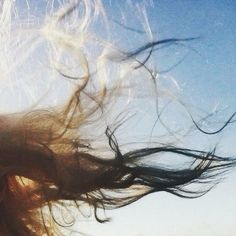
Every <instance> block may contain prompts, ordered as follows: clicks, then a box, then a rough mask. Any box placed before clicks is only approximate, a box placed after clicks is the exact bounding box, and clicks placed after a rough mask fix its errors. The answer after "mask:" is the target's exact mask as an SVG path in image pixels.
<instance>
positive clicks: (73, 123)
mask: <svg viewBox="0 0 236 236" xmlns="http://www.w3.org/2000/svg"><path fill="white" fill-rule="evenodd" d="M65 2H66V1H65ZM15 4H16V3H13V1H8V0H5V1H2V3H1V18H0V27H1V32H2V33H3V34H1V37H2V38H1V44H2V45H4V47H5V49H6V50H5V51H4V50H3V49H2V48H3V46H1V47H2V48H1V50H2V52H1V53H4V52H5V53H7V55H5V54H4V55H5V56H7V58H9V57H10V56H11V55H9V54H10V53H12V50H13V49H15V50H14V53H16V55H14V56H15V60H16V61H14V60H12V61H11V60H8V61H10V62H11V63H12V64H11V65H8V66H6V67H4V66H3V63H4V62H1V63H2V64H1V70H2V71H3V70H5V72H6V73H4V74H3V75H4V76H7V75H8V74H10V73H12V71H14V70H15V71H17V68H18V64H17V63H19V64H20V63H22V62H21V60H22V61H24V60H26V59H27V58H31V57H34V58H35V57H36V58H37V56H38V57H40V53H42V51H43V50H45V48H44V49H41V50H42V51H40V50H39V51H37V49H38V48H40V47H41V46H42V45H44V46H45V45H46V50H45V53H46V55H47V60H46V62H45V63H44V64H43V66H45V77H48V78H46V79H47V80H48V83H49V79H50V76H51V77H55V78H56V80H57V81H58V80H60V81H63V80H62V78H64V79H66V80H68V81H69V83H70V84H71V86H73V89H74V90H73V93H72V95H70V97H69V99H68V100H67V101H65V102H64V101H63V102H61V101H59V103H63V105H60V104H59V105H58V104H57V105H55V106H53V104H49V105H48V106H42V107H41V108H40V107H37V106H38V103H37V104H36V105H35V104H33V105H32V104H31V105H32V106H31V108H30V109H26V110H23V111H20V112H15V113H13V112H11V113H10V114H2V115H1V116H0V153H1V154H0V170H1V171H0V173H1V176H0V177H1V178H0V232H1V235H21V236H23V235H27V236H28V235H59V234H60V230H62V231H63V230H64V228H66V226H70V225H71V224H73V219H71V220H70V222H68V219H64V222H63V223H62V222H61V221H62V220H61V219H59V218H60V217H59V211H58V210H56V209H57V207H61V208H63V209H64V210H65V211H66V212H67V215H69V216H70V212H72V211H73V209H74V208H75V207H77V208H78V209H80V208H81V207H82V206H83V205H84V203H86V204H87V205H88V206H90V207H92V208H93V209H94V215H95V217H96V219H97V220H98V221H99V222H103V221H106V220H107V219H100V218H99V217H98V213H97V210H98V209H104V210H106V209H114V208H119V207H123V206H125V205H128V204H130V203H132V202H135V201H137V200H138V199H140V198H142V197H144V196H145V195H147V194H150V193H154V192H158V191H165V192H169V193H171V194H174V195H177V196H180V197H185V198H195V197H199V196H202V195H203V194H205V193H206V192H207V191H209V190H210V189H211V187H212V186H213V185H214V184H215V183H217V181H219V180H220V178H219V177H218V175H220V174H222V173H224V172H225V171H226V170H228V169H229V168H230V167H231V166H233V165H234V160H233V159H231V158H223V157H220V156H218V155H216V153H215V150H213V151H209V152H207V151H200V150H195V149H188V148H183V147H179V146H178V145H177V144H174V143H171V142H166V143H164V144H161V143H159V144H158V143H157V142H151V141H150V142H149V143H146V147H145V146H144V145H143V144H141V143H140V144H138V145H140V147H139V148H135V147H137V143H136V144H134V147H133V149H131V148H132V143H131V141H129V143H130V145H129V146H128V150H127V148H126V146H125V145H119V142H118V140H119V139H118V138H117V137H116V135H115V134H116V133H117V131H118V128H120V129H121V125H122V124H124V123H125V121H127V119H128V118H130V119H132V117H131V116H130V115H129V112H123V113H122V112H121V113H120V112H117V110H119V109H121V108H122V106H124V107H125V104H132V101H134V100H135V98H132V96H129V94H130V92H132V91H133V90H135V87H137V88H139V89H140V88H143V90H145V91H147V90H148V89H149V88H150V94H151V93H153V91H155V92H154V94H155V95H154V96H152V95H148V93H147V96H148V97H146V98H147V99H148V100H151V99H152V97H154V100H155V101H156V102H157V103H158V101H157V98H158V99H159V98H160V99H161V95H160V90H161V89H159V87H157V86H156V80H157V76H156V73H155V70H154V69H151V68H150V67H149V66H148V62H149V60H150V57H151V55H152V53H153V52H154V51H157V50H159V49H161V48H163V47H168V46H170V45H173V44H174V45H181V44H185V43H187V41H189V40H191V39H175V38H171V39H166V40H159V41H158V40H154V39H150V40H149V41H150V42H148V43H145V44H144V45H143V46H141V47H138V48H137V49H135V50H131V51H128V50H126V49H124V50H121V49H120V48H118V47H116V46H115V45H114V44H112V43H109V35H106V36H104V38H103V37H99V33H98V34H97V35H96V34H95V33H92V32H94V28H92V26H91V25H93V24H94V25H95V26H94V25H93V27H96V26H98V27H100V26H99V25H101V24H104V26H105V28H106V30H107V31H106V32H109V26H108V23H107V22H109V19H108V17H107V16H106V14H105V10H104V9H103V7H102V4H101V2H100V1H95V0H94V1H93V0H91V1H90V0H84V1H82V0H81V1H72V2H70V3H69V4H67V3H63V4H59V1H58V2H56V1H55V2H54V1H49V3H48V4H47V8H46V9H47V11H46V13H43V15H44V17H43V20H42V19H41V18H40V19H41V22H39V23H37V24H34V26H33V27H32V25H31V24H30V20H29V22H28V23H27V24H24V23H22V21H20V19H21V18H20V17H21V15H20V12H18V11H17V9H18V8H17V6H16V5H15ZM29 4H30V2H29ZM50 4H51V5H50ZM29 19H30V18H29ZM19 22H20V23H19ZM34 23H35V22H34ZM92 23H93V24H92ZM96 24H97V25H96ZM121 26H122V25H121ZM146 28H147V32H146V33H147V34H149V36H150V37H152V36H151V35H150V32H149V31H148V27H146ZM129 30H132V29H129ZM98 31H99V30H98ZM104 32H105V31H104ZM138 33H143V32H138ZM144 33H145V32H144ZM102 34H103V33H102ZM104 34H105V33H104ZM2 35H3V36H2ZM14 47H15V48H14ZM12 48H13V49H12ZM9 50H10V52H9ZM19 52H21V54H20V53H19ZM89 52H90V53H89ZM91 52H92V53H91ZM17 53H19V55H18V54H17ZM140 58H141V59H140ZM18 60H19V61H18ZM32 63H33V62H32ZM46 65H47V66H46ZM48 70H49V71H50V72H49V73H48ZM40 72H41V73H42V77H44V71H38V73H40ZM21 75H22V74H20V73H19V74H17V77H18V76H21ZM23 75H24V74H23ZM25 76H27V75H26V74H25ZM137 76H140V77H141V80H142V83H140V84H138V85H132V83H129V82H130V81H131V79H130V80H129V79H127V78H129V77H132V78H133V77H137ZM23 79H24V78H23ZM138 81H140V80H138ZM5 83H7V82H5ZM145 85H147V88H144V86H145ZM150 85H151V86H150ZM148 87H149V88H148ZM66 89H67V88H65V90H66ZM168 89H169V88H168ZM167 91H168V90H167ZM127 94H128V95H127ZM163 94H164V93H163ZM64 96H65V95H64V94H63V93H62V97H64ZM163 96H165V95H163ZM12 99H13V98H12ZM45 107H47V108H45ZM121 110H122V109H121ZM124 110H125V109H124ZM160 113H161V112H157V116H158V120H159V121H161V118H160ZM112 120H113V122H111V121H112ZM229 122H230V121H228V123H229ZM195 125H196V127H197V128H199V127H198V126H197V123H195ZM127 132H129V129H128V128H127V130H125V131H123V132H122V135H123V136H125V135H126V134H127ZM103 134H104V135H103ZM124 140H125V138H124ZM152 140H153V139H152ZM106 143H107V144H108V145H109V146H106ZM163 154H167V155H170V156H171V155H172V156H173V155H175V156H177V157H182V158H183V160H184V161H181V162H180V161H179V159H178V160H176V158H173V160H174V161H172V162H171V163H166V165H161V164H160V165H159V164H158V159H159V157H160V156H162V155H163ZM182 158H180V159H181V160H182ZM175 160H176V162H175ZM196 184H200V186H202V185H203V186H205V188H196V186H195V185H196ZM194 186H195V187H194ZM199 189H201V190H199Z"/></svg>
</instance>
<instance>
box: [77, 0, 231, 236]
mask: <svg viewBox="0 0 236 236" xmlns="http://www.w3.org/2000/svg"><path fill="white" fill-rule="evenodd" d="M104 2H105V7H106V9H107V12H108V16H109V17H112V18H113V19H114V20H116V21H119V22H120V23H123V24H124V25H126V26H127V27H131V28H133V29H136V30H141V29H142V27H141V24H140V23H138V18H139V17H138V16H137V15H138V13H137V10H134V9H135V7H134V6H135V4H137V3H140V2H141V1H132V3H133V4H132V6H131V5H130V4H126V3H124V2H126V1H104ZM121 2H122V3H121ZM129 2H130V1H129ZM152 2H153V4H152V5H153V6H148V4H147V16H148V19H149V21H150V25H151V28H152V31H153V32H154V36H155V37H157V39H165V38H189V37H200V38H199V39H198V40H196V41H192V42H191V43H189V44H188V46H190V47H191V48H193V49H194V50H191V49H186V48H181V47H179V48H176V47H175V48H172V49H170V50H167V51H165V52H160V53H159V54H158V55H157V63H156V65H157V67H158V68H159V69H160V70H163V69H165V68H168V67H169V66H171V65H172V64H174V63H175V62H177V61H178V60H180V59H181V58H182V56H184V55H186V57H185V60H184V61H183V62H182V63H181V64H180V65H178V66H177V67H176V68H174V69H172V70H171V71H170V72H169V73H168V74H167V76H172V77H174V78H175V79H176V81H177V82H178V83H179V84H180V86H181V88H182V93H183V97H184V98H185V99H186V101H188V102H190V103H191V104H192V105H193V106H196V107H197V108H201V109H203V110H205V111H209V112H211V111H213V110H214V108H215V107H216V106H217V108H218V109H224V112H221V114H220V115H219V116H218V117H216V120H217V118H218V119H219V120H220V121H222V120H225V119H227V117H228V116H229V115H230V114H231V113H232V112H233V111H235V110H236V66H235V65H236V14H235V13H236V2H235V1H230V0H226V1H220V0H208V1H204V0H199V1H193V0H192V1H191V0H190V1H187V0H183V1H173V0H172V1H171V0H160V1H158V0H153V1H152ZM121 9H122V10H121ZM124 9H125V10H124ZM121 11H122V13H121ZM112 29H113V31H114V32H113V37H114V41H115V42H117V44H118V45H121V46H122V47H126V48H134V47H136V46H137V45H139V46H140V45H142V43H144V42H145V40H147V37H144V36H143V35H140V34H137V33H135V32H134V31H128V30H125V29H124V28H122V27H120V26H119V25H117V24H116V23H114V24H113V28H112ZM122 31H123V34H122V33H121V32H122ZM218 125H219V124H218ZM235 126H236V125H231V126H230V127H228V128H227V129H226V130H225V132H224V133H223V135H222V136H221V137H220V138H219V137H218V138H216V139H215V141H216V140H217V141H220V144H219V149H220V150H219V151H221V152H222V153H236V148H235V136H236V127H235ZM214 127H218V126H217V125H216V126H214ZM206 128H210V127H206ZM190 139H192V140H189V141H188V142H190V143H193V142H195V141H196V142H197V143H198V145H197V146H198V147H203V148H207V147H208V137H206V138H204V139H200V138H198V136H197V134H196V137H190ZM203 140H204V141H203ZM209 140H210V139H209ZM209 146H210V141H209ZM227 177H228V179H227V180H225V182H224V183H222V184H220V185H219V186H217V187H216V188H215V189H213V190H212V191H211V192H210V193H209V194H207V195H206V196H204V197H202V198H200V199H195V200H183V199H179V198H177V197H174V196H170V195H168V194H165V193H157V194H154V195H152V196H148V197H146V198H144V199H142V200H141V201H139V202H137V203H135V204H133V205H131V206H128V207H126V208H124V209H120V210H117V211H114V212H108V216H112V218H113V221H112V222H111V223H107V224H104V225H99V224H97V223H95V224H92V225H91V226H88V225H87V224H84V223H81V224H78V227H81V229H83V230H84V231H85V232H88V229H89V232H91V233H93V234H94V235H99V236H100V235H106V236H113V235H114V236H115V235H124V236H126V235H127V236H141V235H142V236H146V235H148V236H152V235H153V236H154V235H155V236H156V235H160V236H179V235H181V236H185V235H186V236H197V235H202V236H222V235H227V236H233V235H236V226H235V218H236V184H235V183H236V174H235V171H234V172H232V173H230V174H229V175H228V176H227Z"/></svg>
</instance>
